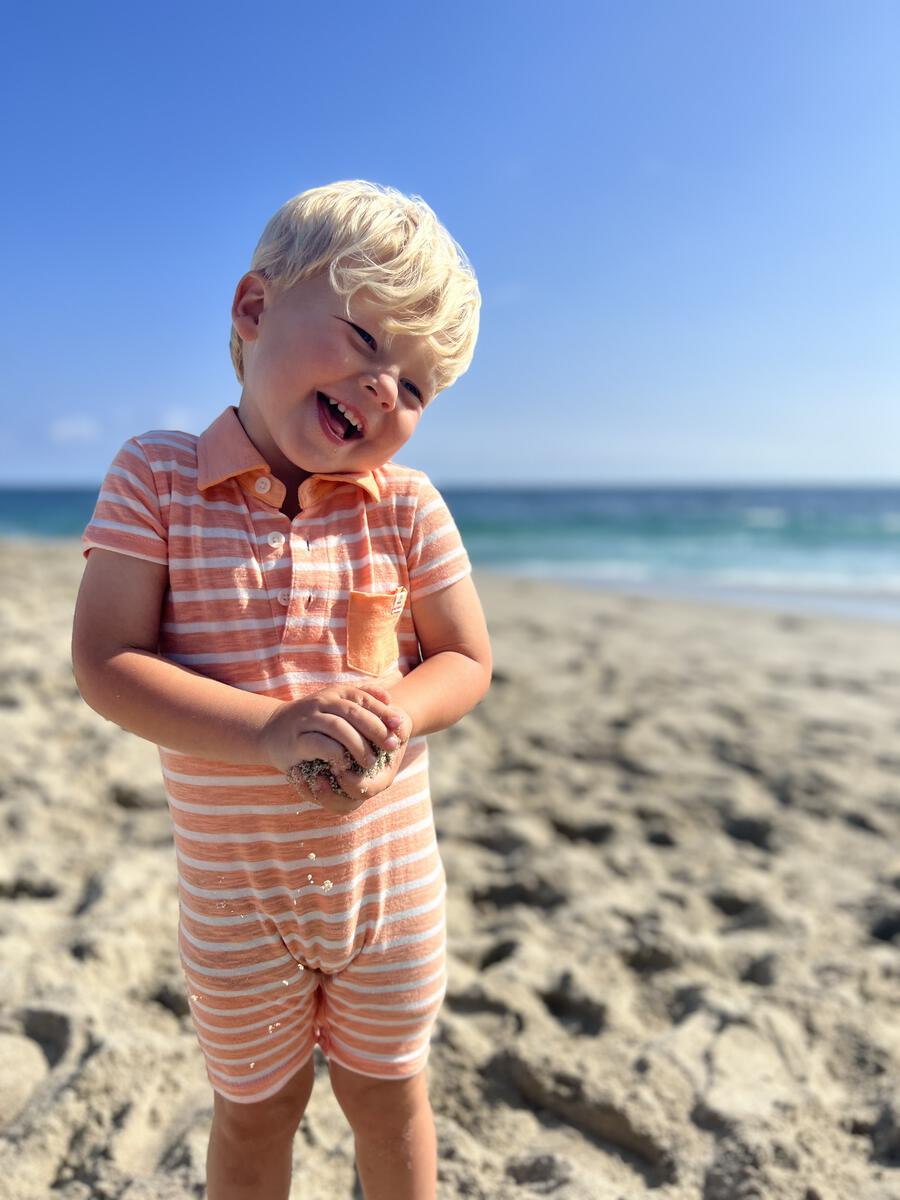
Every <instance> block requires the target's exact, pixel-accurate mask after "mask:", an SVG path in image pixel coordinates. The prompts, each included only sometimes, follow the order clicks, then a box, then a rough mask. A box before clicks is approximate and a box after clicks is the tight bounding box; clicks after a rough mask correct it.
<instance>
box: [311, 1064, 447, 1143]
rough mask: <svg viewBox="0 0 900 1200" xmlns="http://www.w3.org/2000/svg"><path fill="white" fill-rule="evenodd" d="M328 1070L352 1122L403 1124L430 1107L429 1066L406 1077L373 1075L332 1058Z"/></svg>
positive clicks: (378, 1124)
mask: <svg viewBox="0 0 900 1200" xmlns="http://www.w3.org/2000/svg"><path fill="white" fill-rule="evenodd" d="M328 1070H329V1073H330V1075H331V1087H332V1090H333V1091H334V1095H335V1099H336V1100H337V1102H338V1104H339V1105H340V1106H341V1108H342V1109H343V1111H344V1115H345V1116H346V1118H347V1120H348V1121H349V1122H350V1125H351V1126H352V1127H353V1129H354V1131H356V1129H357V1127H358V1126H363V1127H368V1128H371V1127H372V1126H378V1127H384V1126H385V1125H390V1126H392V1127H397V1128H398V1129H399V1128H403V1127H404V1126H405V1125H406V1124H408V1122H409V1121H410V1119H411V1118H413V1117H415V1116H416V1114H417V1113H418V1112H420V1111H421V1110H422V1109H427V1108H428V1107H429V1100H428V1082H427V1078H426V1073H425V1068H424V1067H423V1069H422V1070H421V1071H419V1073H418V1074H417V1075H412V1076H408V1077H406V1078H402V1079H373V1078H372V1077H371V1076H368V1075H361V1074H360V1073H359V1072H358V1071H351V1070H349V1069H348V1068H347V1067H342V1066H341V1065H340V1064H339V1063H336V1062H334V1060H332V1059H329V1062H328Z"/></svg>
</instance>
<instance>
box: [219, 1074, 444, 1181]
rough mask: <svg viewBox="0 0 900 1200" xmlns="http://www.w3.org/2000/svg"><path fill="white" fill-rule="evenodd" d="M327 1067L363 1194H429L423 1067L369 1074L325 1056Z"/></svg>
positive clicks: (432, 1164) (431, 1134)
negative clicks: (403, 1075) (398, 1074)
mask: <svg viewBox="0 0 900 1200" xmlns="http://www.w3.org/2000/svg"><path fill="white" fill-rule="evenodd" d="M328 1070H329V1072H330V1074H331V1086H332V1088H333V1089H334V1094H335V1096H336V1098H337V1101H338V1104H340V1106H341V1108H342V1109H343V1110H344V1113H345V1115H346V1117H347V1120H348V1121H349V1122H350V1127H351V1129H352V1130H353V1135H354V1138H355V1140H356V1167H357V1170H358V1171H359V1177H360V1182H361V1183H362V1186H363V1191H364V1193H365V1197H366V1200H435V1196H436V1194H437V1138H436V1136H435V1130H434V1117H433V1116H432V1112H431V1104H430V1102H429V1100H428V1087H427V1081H426V1077H425V1070H424V1068H423V1069H422V1070H421V1071H420V1072H419V1074H418V1075H414V1076H413V1077H412V1078H410V1079H371V1078H369V1077H368V1076H365V1075H360V1074H358V1073H357V1072H356V1071H348V1070H347V1069H346V1067H342V1066H340V1064H338V1063H336V1062H334V1061H333V1060H331V1059H329V1062H328ZM211 1200H212V1198H211Z"/></svg>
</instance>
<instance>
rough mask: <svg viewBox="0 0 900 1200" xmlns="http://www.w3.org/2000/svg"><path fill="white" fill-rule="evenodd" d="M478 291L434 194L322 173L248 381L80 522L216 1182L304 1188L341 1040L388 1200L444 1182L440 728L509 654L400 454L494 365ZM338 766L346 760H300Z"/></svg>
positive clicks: (294, 224)
mask: <svg viewBox="0 0 900 1200" xmlns="http://www.w3.org/2000/svg"><path fill="white" fill-rule="evenodd" d="M479 304H480V298H479V293H478V285H477V283H476V280H475V276H474V273H473V272H472V270H471V268H470V266H469V265H468V262H467V261H466V259H465V257H464V255H463V254H462V252H461V251H460V249H459V247H458V246H457V245H456V243H455V242H454V241H453V240H452V238H451V237H450V235H449V234H448V233H447V231H446V230H445V229H444V228H443V226H442V225H441V224H440V223H439V222H438V220H437V218H436V217H435V215H434V213H433V212H432V211H431V209H430V208H429V207H428V206H427V205H426V204H425V203H424V202H422V201H421V200H419V199H412V198H407V197H405V196H403V195H401V194H400V193H399V192H396V191H394V190H392V189H388V188H382V187H378V186H375V185H373V184H368V183H363V182H360V181H353V182H345V183H337V184H333V185H331V186H329V187H322V188H314V189H312V190H310V191H307V192H304V193H303V194H302V195H300V196H297V197H295V198H294V199H293V200H291V201H289V202H288V203H287V204H285V205H284V206H283V207H282V208H281V209H280V210H279V211H278V212H277V213H276V214H275V216H274V217H273V218H272V220H271V221H270V222H269V224H268V225H267V226H266V229H265V230H264V232H263V235H262V238H261V240H260V243H259V245H258V246H257V248H256V251H255V253H254V256H253V260H252V263H251V269H250V271H249V272H248V273H247V274H245V275H244V276H243V278H242V279H241V280H240V282H239V283H238V285H237V290H236V292H235V297H234V304H233V308H232V334H231V354H232V360H233V362H234V366H235V370H236V372H237V375H238V379H239V380H240V381H241V384H242V392H241V398H240V404H239V405H238V407H237V408H234V407H229V408H226V409H225V411H224V412H223V413H221V415H220V416H219V417H217V418H216V420H215V421H213V423H212V424H211V425H210V426H209V428H208V429H207V430H206V431H205V432H204V433H202V434H201V435H200V436H199V437H197V436H195V435H192V434H187V433H182V432H176V431H171V430H156V431H152V432H148V433H144V434H141V435H139V436H137V437H134V438H131V439H129V441H127V442H126V443H125V445H124V446H123V447H122V449H121V450H120V451H119V453H118V454H117V455H116V458H115V460H114V461H113V463H112V465H111V467H110V469H109V472H108V474H107V476H106V479H105V480H104V483H103V488H102V490H101V493H100V496H99V498H98V501H97V506H96V509H95V511H94V515H93V517H92V519H91V522H90V524H89V525H88V527H87V529H86V530H85V533H84V536H83V545H84V554H85V557H86V559H87V561H86V565H85V571H84V577H83V580H82V584H81V589H80V592H79V596H78V603H77V607H76V612H75V623H74V633H73V663H74V668H75V676H76V680H77V683H78V687H79V689H80V691H81V694H82V696H83V697H84V699H85V700H86V702H87V703H88V704H89V705H90V706H91V707H92V708H94V709H95V710H96V711H97V712H99V713H101V714H102V715H103V716H105V717H107V718H109V719H111V720H114V721H115V722H116V723H117V724H119V725H121V726H122V727H123V728H125V729H128V730H130V731H132V732H134V733H136V734H138V735H139V736H141V737H144V738H147V739H149V740H150V741H152V742H155V743H156V744H157V746H158V747H159V755H160V761H161V766H162V773H163V778H164V784H165V788H166V794H167V797H168V803H169V810H170V813H171V817H172V822H173V828H174V840H175V849H176V857H177V865H178V877H179V880H178V882H179V912H180V917H179V950H180V955H181V962H182V967H183V970H184V975H185V979H186V981H187V984H188V987H189V994H190V1006H191V1015H192V1018H193V1022H194V1027H195V1030H196V1034H197V1038H198V1041H199V1043H200V1046H201V1049H202V1051H203V1054H204V1056H205V1061H206V1068H207V1072H208V1075H209V1078H210V1082H211V1084H212V1086H213V1089H214V1114H213V1124H212V1131H211V1134H210V1143H209V1152H208V1159H207V1176H208V1194H209V1197H210V1200H238V1198H247V1200H249V1198H250V1197H252V1198H253V1200H286V1197H287V1196H288V1192H289V1189H290V1174H291V1150H292V1142H293V1137H294V1133H295V1131H296V1129H297V1126H298V1124H299V1121H300V1118H301V1117H302V1115H303V1112H304V1110H305V1107H306V1104H307V1101H308V1099H309V1096H310V1092H311V1090H312V1086H313V1078H314V1065H313V1049H314V1047H315V1045H316V1044H318V1045H319V1046H320V1047H321V1048H322V1050H323V1052H324V1053H325V1055H326V1057H327V1059H328V1067H329V1074H330V1077H331V1083H332V1087H333V1089H334V1092H335V1095H336V1097H337V1099H338V1102H339V1103H340V1105H341V1107H342V1108H343V1110H344V1112H345V1114H346V1116H347V1118H348V1120H349V1122H350V1124H351V1126H352V1128H353V1132H354V1136H355V1142H356V1154H357V1169H358V1171H359V1175H360V1179H361V1182H362V1186H363V1188H364V1191H365V1196H366V1200H388V1198H390V1200H433V1197H434V1196H435V1189H436V1176H437V1169H436V1146H435V1133H434V1122H433V1117H432V1114H431V1108H430V1105H429V1101H428V1094H427V1087H426V1079H425V1063H426V1059H427V1055H428V1047H429V1038H430V1034H431V1031H432V1028H433V1024H434V1021H435V1018H436V1016H437V1013H438V1010H439V1008H440V1005H441V1001H442V999H443V996H444V993H445V989H446V964H445V922H444V898H445V887H446V885H445V876H444V870H443V865H442V863H441V859H440V855H439V852H438V847H437V842H436V840H435V831H434V820H433V815H432V811H431V801H430V796H429V787H428V751H427V746H426V741H425V735H426V734H428V733H430V732H433V731H435V730H439V729H443V728H446V727H447V726H448V725H452V724H453V723H454V722H455V721H458V720H459V719H460V717H462V716H463V715H464V714H465V713H467V712H468V711H469V710H470V709H472V708H473V707H474V706H475V705H476V704H477V703H478V702H479V700H480V699H481V698H482V697H483V695H484V694H485V692H486V690H487V688H488V685H489V682H490V675H491V652H490V646H489V641H488V634H487V629H486V625H485V620H484V615H483V613H482V609H481V605H480V603H479V600H478V597H477V594H476V591H475V588H474V585H473V583H472V580H471V567H470V564H469V561H468V557H467V555H466V552H465V549H464V547H463V545H462V542H461V540H460V537H459V534H458V531H457V529H456V526H455V525H454V522H453V520H452V517H451V516H450V513H449V511H448V509H447V507H446V505H445V504H444V502H443V500H442V498H441V496H440V495H439V493H438V492H437V490H436V489H435V488H434V486H433V485H432V484H431V482H430V481H429V480H428V478H427V476H426V475H425V474H424V473H423V472H421V471H416V470H412V469H410V468H407V467H402V466H399V465H397V464H395V463H394V462H393V461H391V460H392V457H393V455H394V454H395V453H397V451H399V450H400V449H401V448H402V446H403V445H404V444H405V443H406V441H407V440H408V439H409V437H410V436H411V435H412V433H413V431H414V429H415V427H416V425H417V424H418V422H419V420H420V418H421V416H422V413H423V412H424V410H425V409H426V408H427V407H428V406H429V405H430V404H431V403H432V402H433V400H434V397H435V396H436V394H437V393H438V392H439V391H441V390H443V389H444V388H445V387H447V386H449V384H451V383H452V382H453V381H454V379H456V378H457V377H458V376H459V375H460V374H462V372H463V371H465V370H466V368H467V367H468V365H469V363H470V361H471V358H472V353H473V351H474V346H475V340H476V337H477V329H478V312H479ZM311 760H324V762H327V764H328V767H329V771H328V772H325V773H323V774H320V775H313V774H312V773H311V772H310V771H308V770H307V771H306V773H305V776H301V775H299V774H298V772H296V771H292V770H291V769H292V768H293V767H294V766H295V765H296V764H298V763H302V762H306V763H308V762H310V761H311ZM320 765H321V762H320ZM329 772H330V774H329ZM289 774H290V779H289V778H288V775H289ZM329 779H330V782H329ZM291 780H293V781H294V782H291ZM305 780H308V782H305Z"/></svg>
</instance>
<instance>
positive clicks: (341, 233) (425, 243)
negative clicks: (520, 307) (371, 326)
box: [231, 179, 481, 391]
mask: <svg viewBox="0 0 900 1200" xmlns="http://www.w3.org/2000/svg"><path fill="white" fill-rule="evenodd" d="M250 270H251V271H259V272H261V273H262V274H263V275H265V277H266V278H267V279H268V280H270V281H271V282H272V283H273V284H274V285H275V287H276V288H277V289H278V290H279V291H282V290H286V289H287V288H289V287H292V286H293V285H294V284H295V283H298V282H299V281H300V280H301V279H308V278H311V277H312V276H314V275H319V274H321V273H323V272H324V271H326V270H327V271H328V274H329V278H330V282H331V285H332V287H333V288H334V289H335V291H336V292H338V293H339V294H340V295H341V296H343V297H344V302H345V306H346V309H347V314H348V316H349V313H350V300H351V299H352V297H353V296H354V295H355V293H356V292H358V291H361V290H362V289H363V288H364V289H365V290H366V293H367V296H368V297H370V298H371V299H372V300H373V301H374V302H375V303H376V304H378V305H383V306H384V308H385V309H386V310H387V316H386V317H385V320H384V329H385V331H386V332H387V333H388V334H394V333H405V334H413V335H417V336H419V337H422V338H424V339H425V340H426V342H427V343H428V345H429V348H430V349H431V352H432V354H433V356H434V361H435V382H436V388H437V390H438V391H442V390H443V389H444V388H447V387H449V386H450V384H451V383H453V382H454V380H456V379H458V378H459V376H460V375H462V374H463V372H464V371H466V370H467V369H468V367H469V364H470V363H471V361H472V355H473V354H474V351H475V342H476V339H477V337H478V314H479V309H480V307H481V295H480V293H479V290H478V281H477V280H476V278H475V272H474V271H473V269H472V266H471V264H470V263H469V260H468V259H467V258H466V255H465V252H464V251H463V249H462V247H461V246H459V245H458V243H457V242H455V241H454V240H453V238H452V237H451V236H450V234H449V233H448V232H447V230H446V229H445V228H444V226H443V225H442V224H441V223H440V221H439V220H438V219H437V217H436V216H435V214H434V212H433V211H432V210H431V209H430V208H429V206H428V205H427V204H426V203H425V201H424V200H423V199H422V198H421V197H420V196H404V195H403V193H402V192H398V191H397V190H396V189H394V188H389V187H382V186H381V185H380V184H376V183H367V182H366V181H365V180H361V179H353V180H345V181H343V182H341V183H332V184H328V185H327V186H325V187H318V188H310V189H309V191H306V192H301V194H300V195H299V196H295V197H294V198H293V199H292V200H288V202H287V203H286V204H283V205H282V206H281V208H279V210H278V212H276V213H275V215H274V216H273V217H272V218H271V220H270V221H269V223H268V224H267V225H266V227H265V229H264V230H263V234H262V237H261V238H260V239H259V243H258V245H257V247H256V249H255V250H254V252H253V259H252V261H251V263H250ZM231 361H232V362H233V363H234V369H235V372H236V374H237V377H238V379H239V380H240V381H241V382H242V383H243V378H244V365H243V343H242V341H241V339H240V337H239V336H238V333H237V330H236V329H234V327H232V330H231Z"/></svg>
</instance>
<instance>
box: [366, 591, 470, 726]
mask: <svg viewBox="0 0 900 1200" xmlns="http://www.w3.org/2000/svg"><path fill="white" fill-rule="evenodd" d="M412 615H413V623H414V624H415V627H416V636H417V637H418V639H419V645H420V646H421V648H422V658H423V661H422V662H421V663H420V664H419V665H418V666H417V667H415V668H414V669H413V670H412V671H410V672H409V674H408V675H405V676H404V677H403V679H401V680H400V681H399V682H396V683H395V682H394V681H393V680H387V679H385V680H384V681H383V682H384V684H385V686H387V687H388V688H389V689H390V693H391V701H392V703H394V704H395V705H397V706H398V707H399V708H402V709H403V710H404V711H405V712H407V713H408V714H409V716H410V719H411V721H412V736H416V735H420V734H425V733H434V732H435V731H437V730H439V729H446V728H447V726H448V725H454V724H455V723H456V722H457V721H458V720H459V719H460V717H463V716H465V714H466V713H467V712H469V711H470V710H471V709H473V708H474V707H475V705H476V704H477V703H478V702H479V700H481V698H482V697H483V696H484V694H485V693H486V692H487V690H488V688H489V687H490V682H491V671H492V668H493V660H492V656H491V643H490V638H489V636H488V629H487V622H486V621H485V618H484V612H483V610H482V607H481V601H480V600H479V598H478V593H477V592H476V590H475V584H474V583H473V582H472V577H471V576H470V575H469V576H466V577H465V578H464V579H460V580H459V581H458V582H457V583H454V584H451V586H450V587H448V588H443V589H442V590H441V591H438V592H432V593H431V595H428V596H423V597H422V598H421V599H419V600H413V601H412Z"/></svg>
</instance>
